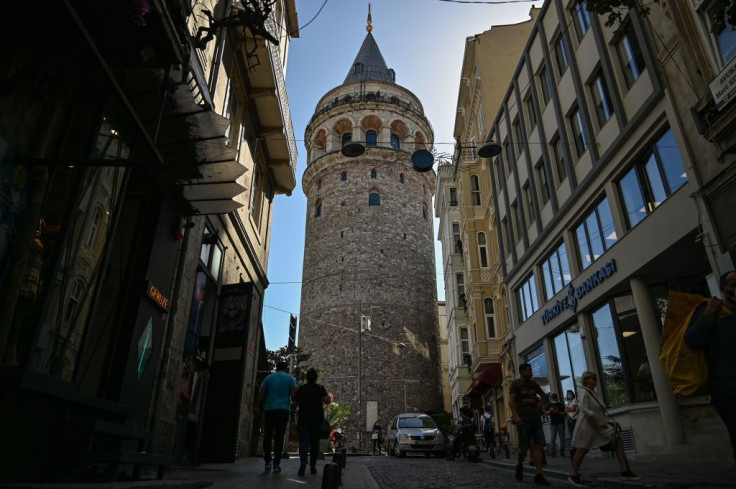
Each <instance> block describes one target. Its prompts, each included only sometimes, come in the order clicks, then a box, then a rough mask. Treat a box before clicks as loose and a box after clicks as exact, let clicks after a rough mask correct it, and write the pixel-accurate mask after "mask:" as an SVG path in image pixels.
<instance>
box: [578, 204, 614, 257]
mask: <svg viewBox="0 0 736 489" xmlns="http://www.w3.org/2000/svg"><path fill="white" fill-rule="evenodd" d="M575 236H576V237H577V241H578V251H579V253H580V267H581V269H582V270H585V269H586V268H588V267H589V266H590V264H591V263H593V262H594V261H595V260H597V259H598V258H600V256H601V255H602V254H603V253H605V251H606V250H607V249H608V248H610V247H611V246H612V245H613V243H615V242H616V239H617V237H616V230H615V229H614V228H613V219H612V218H611V208H610V207H609V205H608V199H607V198H605V197H604V198H603V200H602V201H601V202H600V203H599V204H598V205H597V206H595V208H594V209H593V210H592V211H590V214H588V215H587V216H585V219H584V220H583V222H581V223H580V225H579V226H578V227H577V228H576V229H575Z"/></svg>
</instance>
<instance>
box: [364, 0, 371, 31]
mask: <svg viewBox="0 0 736 489" xmlns="http://www.w3.org/2000/svg"><path fill="white" fill-rule="evenodd" d="M371 24H373V19H372V18H371V4H370V3H369V4H368V25H367V26H366V27H365V30H367V31H368V32H371V31H372V30H373V26H372V25H371Z"/></svg>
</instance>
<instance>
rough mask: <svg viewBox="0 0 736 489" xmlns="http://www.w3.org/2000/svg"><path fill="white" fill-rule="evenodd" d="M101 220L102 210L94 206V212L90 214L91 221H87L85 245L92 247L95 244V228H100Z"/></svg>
mask: <svg viewBox="0 0 736 489" xmlns="http://www.w3.org/2000/svg"><path fill="white" fill-rule="evenodd" d="M101 220H102V212H100V209H98V208H95V212H94V214H92V221H90V223H89V233H88V234H87V247H88V248H92V246H94V244H95V238H96V237H97V230H98V229H99V228H100V221H101Z"/></svg>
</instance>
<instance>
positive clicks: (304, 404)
mask: <svg viewBox="0 0 736 489" xmlns="http://www.w3.org/2000/svg"><path fill="white" fill-rule="evenodd" d="M317 377H318V375H317V371H316V370H315V369H313V368H310V369H309V370H308V371H307V383H306V384H304V385H301V386H300V387H299V388H298V389H297V390H296V396H295V397H294V400H295V401H296V402H297V404H298V406H299V412H298V418H297V423H296V430H297V433H298V434H299V460H300V461H301V464H300V465H299V472H298V474H299V475H304V472H305V471H306V469H307V463H309V472H310V473H312V474H316V473H317V460H318V459H319V434H320V430H321V428H322V422H323V421H324V419H325V409H324V406H326V405H327V404H329V403H330V401H331V400H332V399H331V398H330V395H329V394H328V393H327V389H325V387H324V386H323V385H321V384H318V383H317Z"/></svg>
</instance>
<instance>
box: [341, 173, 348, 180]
mask: <svg viewBox="0 0 736 489" xmlns="http://www.w3.org/2000/svg"><path fill="white" fill-rule="evenodd" d="M340 181H341V182H347V181H348V172H346V171H344V172H342V173H340Z"/></svg>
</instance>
